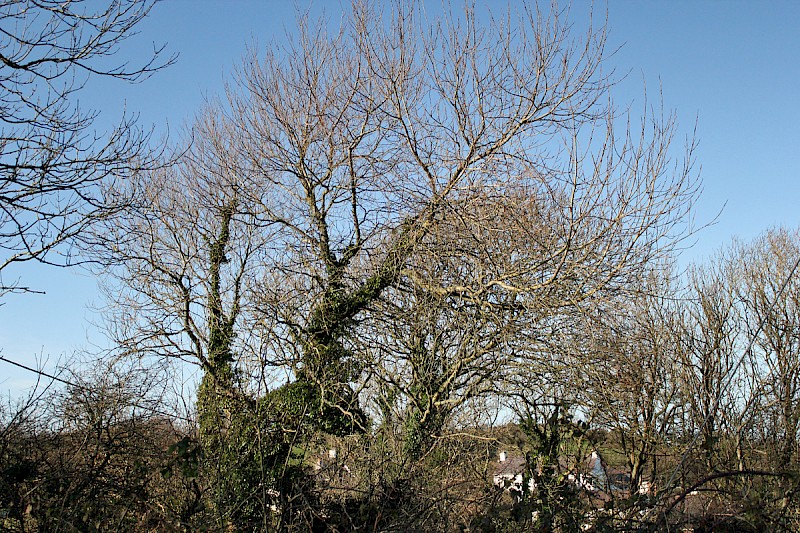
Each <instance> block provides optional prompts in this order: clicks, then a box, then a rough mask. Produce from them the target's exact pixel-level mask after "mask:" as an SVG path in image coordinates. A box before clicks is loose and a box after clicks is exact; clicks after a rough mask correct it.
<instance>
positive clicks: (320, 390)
mask: <svg viewBox="0 0 800 533" xmlns="http://www.w3.org/2000/svg"><path fill="white" fill-rule="evenodd" d="M565 18H566V14H565V13H562V12H559V11H558V10H556V9H552V10H550V11H549V12H542V11H539V10H537V9H534V8H526V9H523V10H522V11H521V12H520V13H519V17H516V18H515V17H501V18H497V19H493V21H492V22H491V23H489V24H488V25H487V26H485V27H484V26H482V25H481V24H480V23H479V21H478V17H477V15H476V13H475V12H474V10H472V9H471V8H467V9H466V10H465V11H464V13H463V14H461V15H453V16H449V17H448V18H447V20H446V21H444V22H443V23H441V24H428V23H427V22H426V21H425V20H424V16H423V14H422V11H421V10H420V9H418V8H417V7H414V6H413V5H410V4H406V3H404V2H398V3H397V4H394V5H392V6H391V7H387V8H385V9H383V10H381V7H379V6H372V5H368V4H355V6H354V8H353V9H352V12H351V13H350V15H349V17H348V18H346V19H345V20H344V21H343V22H342V25H341V27H338V28H335V29H334V30H330V27H331V26H330V25H326V23H325V22H324V21H321V22H318V23H312V22H310V21H309V20H307V19H304V18H301V19H300V21H299V25H298V26H299V30H298V36H297V37H296V38H295V39H289V40H288V43H287V44H285V45H283V46H274V47H271V48H270V49H268V50H266V51H265V52H263V53H258V52H256V51H254V52H253V53H252V54H251V55H250V56H249V57H248V58H246V60H245V62H244V63H243V64H242V66H241V67H240V69H239V73H238V76H237V78H236V79H235V81H234V82H233V83H232V84H231V86H230V87H229V89H228V93H227V98H226V100H225V101H224V102H223V103H222V104H219V105H218V106H215V107H214V108H212V109H211V110H210V111H209V112H208V113H206V114H205V115H204V116H203V117H202V118H201V120H200V122H199V123H198V126H197V127H196V129H195V130H194V131H193V134H192V140H193V142H194V145H193V147H192V148H191V149H190V150H188V151H187V153H186V155H185V156H184V157H183V158H182V160H181V161H180V163H179V164H178V165H176V166H173V167H170V168H169V169H166V170H163V171H156V172H147V171H145V172H141V173H139V174H138V175H137V176H136V178H135V179H134V180H132V181H131V184H130V187H131V188H130V189H129V190H127V191H126V190H124V189H122V190H121V189H118V188H112V189H110V190H109V191H108V194H109V195H112V196H113V195H115V194H119V195H121V197H123V198H134V199H137V198H138V199H139V200H140V201H139V202H138V203H135V202H134V203H132V204H131V205H130V208H129V209H126V210H125V211H122V212H120V216H119V217H117V218H116V219H109V222H110V224H109V228H108V229H109V232H111V233H110V235H112V238H111V239H110V242H111V243H112V244H111V246H108V247H106V248H102V247H101V252H102V253H104V254H106V255H105V257H104V259H105V260H107V261H108V262H109V263H111V262H114V261H116V262H117V263H116V264H117V268H116V269H115V271H114V272H115V275H116V276H117V278H116V280H115V282H117V283H119V285H118V286H114V288H113V290H114V296H115V299H114V304H115V305H116V306H117V309H118V312H119V313H121V315H122V316H126V317H127V320H124V321H119V322H117V324H119V325H120V327H121V328H127V329H122V330H120V331H121V332H122V333H123V335H121V336H120V338H121V339H124V340H125V343H124V344H125V345H126V346H129V347H130V353H148V354H153V355H156V356H177V357H181V358H186V359H189V360H192V361H194V362H197V363H199V364H200V365H201V366H202V368H203V369H204V371H205V373H206V377H207V378H208V381H206V383H211V384H213V385H214V387H217V388H216V389H215V391H216V392H215V394H222V395H225V394H228V393H229V392H231V390H232V389H236V388H237V386H236V385H235V384H236V383H237V382H236V380H233V379H230V380H229V379H228V377H225V376H223V374H226V373H228V372H233V371H241V370H242V369H245V368H246V365H245V364H243V363H244V362H245V361H255V360H256V359H257V360H258V362H260V364H261V368H260V369H258V368H255V369H254V370H255V372H254V373H252V372H251V373H249V374H247V375H248V376H255V377H256V378H259V376H274V375H276V374H283V376H285V377H284V379H285V380H286V381H288V382H289V383H288V384H287V385H284V386H282V387H275V386H274V385H272V390H270V391H269V393H268V394H265V392H266V391H265V389H264V388H262V389H261V390H260V391H259V392H258V393H256V394H253V395H251V396H250V397H249V398H247V401H248V403H250V404H257V403H258V402H259V401H260V400H259V399H257V398H256V396H259V395H261V394H263V398H262V399H263V400H264V402H265V403H269V402H274V404H273V405H274V406H279V407H280V408H279V409H278V410H279V411H281V412H283V413H295V412H296V413H297V414H298V417H297V418H298V419H300V420H302V421H303V422H302V424H304V425H305V428H304V429H306V430H308V431H298V429H299V428H298V427H297V426H295V427H292V430H293V431H295V433H294V435H296V436H297V437H296V438H297V439H300V440H302V439H304V438H306V436H307V435H308V434H310V433H312V432H313V431H315V430H320V431H323V432H327V433H338V434H340V435H341V434H343V433H344V434H346V433H351V432H355V431H367V430H368V429H369V425H368V423H367V420H366V416H365V413H364V407H365V406H364V402H363V399H364V398H365V397H366V396H367V394H368V393H374V391H375V389H378V388H380V387H383V388H384V389H386V388H389V389H391V388H395V389H396V390H395V391H394V392H396V393H397V394H399V395H400V396H402V401H403V402H405V405H406V406H408V408H409V410H408V412H407V414H408V418H409V419H410V420H415V421H416V424H417V425H418V426H419V429H420V431H419V432H418V435H419V436H421V437H422V438H423V440H425V439H429V438H430V437H435V436H437V435H438V434H439V433H440V432H441V430H442V428H443V427H445V425H446V420H447V417H448V415H449V411H451V410H453V409H457V408H459V406H462V405H464V402H467V401H469V400H470V399H472V398H480V397H485V396H488V395H492V394H498V393H503V394H505V393H508V392H509V391H510V390H513V389H514V388H516V390H514V392H515V393H516V394H519V395H520V396H526V395H527V396H528V397H530V396H532V395H535V394H537V393H538V392H539V391H538V387H540V386H542V387H544V386H546V384H541V385H540V384H539V383H538V382H537V381H535V380H532V379H529V378H531V376H541V375H544V374H549V375H550V376H553V375H555V373H554V372H553V367H554V365H556V364H557V361H556V359H557V356H556V355H554V352H553V347H554V346H556V345H557V342H555V341H554V340H553V338H558V339H559V340H560V339H566V338H575V337H576V332H577V329H576V327H577V325H578V324H579V322H580V320H578V319H576V318H575V317H576V315H579V314H580V313H585V312H589V311H590V310H593V309H599V308H603V307H606V308H609V307H610V306H611V305H612V304H613V302H614V301H615V300H614V299H615V298H618V297H619V295H620V294H622V293H624V292H625V291H626V290H627V289H628V287H629V286H631V284H633V285H636V286H637V287H638V285H637V284H636V282H637V281H638V280H639V278H640V277H641V275H642V272H643V268H644V266H645V265H647V264H648V263H649V262H651V261H653V260H655V259H658V258H661V257H664V256H667V255H668V254H669V252H670V251H671V250H672V248H673V247H674V246H675V244H676V243H677V242H679V241H680V239H681V238H682V237H683V236H685V235H686V233H687V231H688V228H687V226H686V224H685V215H686V214H687V212H688V210H689V209H690V207H691V204H692V202H693V199H694V197H695V195H696V193H697V183H696V181H695V179H694V178H695V176H694V174H693V172H692V168H691V163H692V150H693V145H692V143H691V142H690V143H689V145H688V146H687V147H686V151H685V152H684V153H683V154H680V155H679V156H678V157H677V158H676V157H675V154H674V153H673V152H674V150H673V149H671V143H672V141H673V135H674V132H675V123H674V119H673V117H671V116H667V117H664V116H658V115H655V114H651V113H649V111H648V112H647V113H646V118H643V119H642V121H641V123H640V124H639V125H637V126H632V125H631V124H632V122H631V120H628V121H626V120H625V117H619V116H617V114H616V112H615V110H614V106H613V104H612V102H611V100H610V88H611V83H610V81H609V79H608V76H606V75H605V74H604V73H603V72H602V65H603V62H604V43H605V33H604V29H602V28H601V29H600V30H598V31H595V29H593V28H590V29H589V30H588V31H587V33H586V35H584V36H579V37H575V38H573V36H572V34H571V33H570V26H569V25H568V24H567V23H566V22H565ZM114 228H116V229H114ZM217 363H219V364H217ZM249 368H250V369H251V370H253V367H249ZM240 375H241V374H240ZM263 382H264V383H268V380H267V378H264V380H263ZM250 392H253V390H252V389H251V390H250ZM235 393H237V394H238V391H235ZM201 395H202V394H201ZM243 396H245V397H246V396H248V395H247V394H245V395H243ZM225 420H226V417H225V416H222V417H220V419H219V424H220V425H221V426H224V424H225ZM225 429H226V428H225V427H222V432H223V433H224V430H225ZM425 446H427V445H425ZM425 446H422V447H421V448H418V449H417V450H414V451H413V454H411V455H419V453H420V450H421V449H423V448H425ZM415 447H417V446H416V445H413V446H411V447H410V448H415Z"/></svg>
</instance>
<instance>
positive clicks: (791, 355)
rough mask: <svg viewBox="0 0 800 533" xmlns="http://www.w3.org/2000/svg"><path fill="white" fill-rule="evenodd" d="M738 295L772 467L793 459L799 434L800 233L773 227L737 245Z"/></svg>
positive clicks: (795, 458) (796, 453)
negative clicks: (750, 344) (799, 270)
mask: <svg viewBox="0 0 800 533" xmlns="http://www.w3.org/2000/svg"><path fill="white" fill-rule="evenodd" d="M736 257H737V259H738V260H739V261H740V262H741V270H742V275H741V284H740V285H739V292H738V296H739V298H740V299H741V302H742V306H743V308H744V312H745V317H746V328H747V329H746V331H747V335H748V336H749V337H751V338H752V339H753V340H754V342H753V354H752V355H753V359H752V361H753V363H754V367H753V370H754V371H755V372H756V375H757V378H758V384H757V386H758V387H759V389H760V391H761V393H762V405H761V406H760V407H761V408H762V409H763V419H762V420H763V422H764V428H763V429H765V430H766V431H765V435H764V437H765V438H766V439H768V440H770V441H773V443H774V446H775V450H774V452H775V453H776V455H775V456H774V457H775V460H776V461H775V465H778V467H779V468H786V467H789V466H790V465H795V464H796V462H797V459H798V450H797V446H798V431H800V334H799V333H798V332H800V290H799V289H800V282H798V278H797V274H798V273H797V271H796V269H797V264H798V262H800V235H799V234H798V232H797V230H788V229H783V228H777V229H773V230H770V231H767V232H765V233H764V234H763V235H761V236H760V237H758V238H757V239H756V240H755V241H754V242H753V243H752V244H750V245H739V246H737V248H736Z"/></svg>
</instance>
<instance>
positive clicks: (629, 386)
mask: <svg viewBox="0 0 800 533" xmlns="http://www.w3.org/2000/svg"><path fill="white" fill-rule="evenodd" d="M645 279H646V280H647V281H646V282H645V284H644V285H643V286H642V293H641V294H640V295H639V296H638V297H637V298H630V299H628V300H627V305H625V304H623V303H622V302H620V308H619V309H618V310H617V312H616V313H614V314H613V315H612V316H610V317H608V319H607V322H606V323H605V324H600V325H599V326H598V327H597V329H598V330H599V331H598V334H597V336H598V338H597V344H596V348H595V349H596V354H595V357H596V359H595V360H594V361H592V364H591V368H589V369H587V370H586V371H585V372H586V376H587V377H589V379H588V380H587V382H586V384H587V385H588V386H587V387H586V391H585V392H586V396H585V400H584V402H585V404H586V405H587V406H589V409H590V410H591V411H590V419H591V420H592V422H593V423H594V424H596V425H597V426H598V427H601V428H604V429H607V430H609V431H610V432H611V435H612V440H613V441H614V446H616V445H618V446H619V450H620V451H621V452H622V453H623V454H624V456H625V460H626V463H627V467H628V469H629V472H630V490H631V493H636V492H637V491H638V490H639V488H640V485H641V482H642V481H643V480H644V477H643V476H644V474H645V469H647V468H648V467H649V468H650V472H649V474H650V479H649V481H651V482H653V481H655V477H656V476H657V474H658V464H657V455H658V454H659V453H660V452H662V450H663V449H665V448H667V447H668V446H670V445H672V446H674V445H676V444H677V443H676V440H675V439H674V432H675V423H676V421H677V415H678V413H679V404H680V396H679V394H680V392H681V390H680V384H679V381H678V370H679V369H678V367H677V365H676V359H677V353H676V342H675V341H676V336H675V333H674V332H675V331H676V328H675V324H674V320H673V317H674V315H675V313H674V311H675V305H674V292H671V289H670V285H669V283H668V281H666V280H665V279H663V278H661V279H659V276H658V275H657V274H656V275H653V276H650V277H648V278H645ZM671 300H672V301H671Z"/></svg>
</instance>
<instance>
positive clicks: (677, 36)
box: [0, 0, 800, 394]
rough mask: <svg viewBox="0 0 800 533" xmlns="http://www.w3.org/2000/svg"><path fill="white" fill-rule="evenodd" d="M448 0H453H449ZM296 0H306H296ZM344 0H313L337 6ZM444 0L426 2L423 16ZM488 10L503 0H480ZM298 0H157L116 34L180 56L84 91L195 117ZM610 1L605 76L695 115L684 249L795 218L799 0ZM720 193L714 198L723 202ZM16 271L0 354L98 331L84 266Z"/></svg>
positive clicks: (54, 356) (53, 355) (688, 125)
mask: <svg viewBox="0 0 800 533" xmlns="http://www.w3.org/2000/svg"><path fill="white" fill-rule="evenodd" d="M452 3H453V4H454V5H458V4H459V2H458V1H457V0H453V2H452ZM296 4H297V5H300V6H305V5H307V2H305V1H302V0H298V1H297V2H296ZM343 4H345V5H346V4H347V2H343V1H340V0H331V1H329V2H323V1H317V2H315V3H314V6H313V8H314V11H318V10H319V8H320V7H324V9H325V11H326V13H328V14H329V15H330V16H334V17H338V16H339V14H340V13H341V11H342V7H341V6H342V5H343ZM441 4H442V2H441V1H440V0H427V1H426V2H425V5H426V8H427V10H428V14H429V16H430V17H435V16H436V13H437V12H438V11H440V9H441ZM477 4H478V6H489V7H490V8H491V9H492V10H494V11H499V10H503V9H504V8H505V7H506V6H507V5H512V6H513V5H515V2H513V1H510V0H505V1H502V2H501V1H498V2H491V1H481V0H478V2H477ZM293 6H294V4H293V3H292V2H288V1H276V0H250V1H246V0H228V1H224V0H218V1H211V0H166V1H163V2H161V3H159V4H158V5H156V6H155V8H154V9H153V11H152V13H151V15H150V17H149V18H148V19H146V20H145V21H144V23H143V24H142V26H141V27H140V30H141V33H140V34H139V35H138V36H137V37H136V38H135V39H132V40H131V41H129V42H128V43H126V47H125V50H126V54H127V55H128V57H129V58H135V57H136V55H137V54H144V53H146V52H147V50H148V48H150V47H151V46H152V44H151V43H153V42H155V43H156V44H160V43H166V44H167V46H168V49H169V50H170V51H171V52H174V53H177V54H179V58H178V62H177V64H175V65H174V66H172V67H170V68H169V69H167V70H165V71H163V72H160V73H158V74H157V75H156V76H154V77H153V78H152V79H150V80H148V81H146V82H143V83H141V84H137V85H123V84H120V83H113V84H105V83H98V84H92V85H90V86H89V87H87V91H85V92H84V93H82V94H81V96H80V98H81V103H82V105H84V106H91V107H94V108H97V109H99V110H100V111H101V112H102V113H103V115H102V117H103V119H104V120H108V121H109V123H112V122H114V119H115V118H118V117H119V115H120V110H121V109H122V107H123V106H124V107H125V109H127V111H128V112H137V113H140V123H142V124H143V125H153V126H154V127H155V128H156V131H157V132H158V133H159V134H160V133H163V132H165V131H166V130H167V126H168V127H169V130H170V131H171V132H175V131H177V130H179V129H180V128H181V127H182V126H183V125H184V124H185V123H187V122H189V121H191V118H192V116H193V115H194V113H195V112H197V111H198V110H199V109H200V107H201V106H202V103H203V101H204V98H206V97H213V96H214V95H217V94H220V93H221V91H222V90H223V88H224V81H225V80H226V79H230V77H229V75H230V73H231V72H232V70H233V69H234V67H235V65H237V64H238V63H239V62H240V60H241V58H242V56H243V54H244V53H245V51H246V49H247V47H248V46H256V47H257V48H259V47H264V46H267V45H269V44H270V43H272V42H279V41H280V40H282V39H283V38H284V36H285V32H286V31H292V25H293V22H294V18H295V8H294V7H293ZM606 8H607V13H608V28H609V33H610V36H609V51H611V50H616V49H617V48H619V50H617V52H616V53H615V54H614V55H613V56H612V57H611V58H610V59H609V61H608V63H607V65H608V66H610V67H613V68H615V69H616V72H617V74H618V75H623V74H624V75H625V78H624V80H623V81H622V82H620V84H619V85H618V86H617V87H616V88H615V97H616V100H617V101H618V102H619V103H621V104H627V103H633V104H634V109H636V107H635V105H636V102H639V103H641V94H642V90H643V87H644V86H645V85H646V87H647V91H648V95H649V96H648V98H649V100H651V101H653V100H654V98H655V97H657V95H658V91H659V90H661V91H662V92H663V101H664V105H665V107H666V108H667V109H672V110H674V111H675V112H676V113H677V116H678V120H679V135H680V136H681V137H683V136H686V135H691V133H692V131H693V130H694V128H695V125H696V126H697V130H696V131H697V136H698V138H699V141H700V144H699V151H698V153H697V164H698V168H699V169H700V172H701V178H702V181H703V188H704V192H703V195H702V197H701V199H700V201H699V203H698V205H697V207H696V210H695V219H696V221H697V224H702V223H705V222H709V221H711V220H712V219H713V218H714V217H715V216H716V215H717V213H719V212H720V211H721V214H720V215H719V217H718V219H717V222H716V224H714V225H713V226H711V227H709V228H706V229H704V230H702V231H701V232H699V233H698V235H697V236H696V239H695V240H696V244H695V245H694V246H693V247H692V248H691V249H689V250H687V251H685V252H684V255H683V257H682V262H683V263H684V264H686V263H688V262H691V261H702V260H703V259H704V258H705V257H706V256H707V255H708V254H710V253H711V252H713V251H714V250H715V249H717V248H719V247H720V246H723V245H725V244H726V243H728V242H729V241H730V240H731V238H733V237H734V236H739V237H741V238H743V239H750V238H752V237H754V236H755V235H757V234H758V233H760V232H762V231H763V230H765V229H767V228H768V227H770V226H775V225H786V226H789V227H796V226H798V224H800V211H798V209H797V207H796V202H797V198H798V196H799V194H800V105H798V94H800V90H799V88H800V61H798V60H797V57H798V55H799V54H800V31H798V30H797V22H798V20H800V2H797V1H794V0H787V1H768V0H766V1H758V2H756V1H747V2H745V1H734V0H730V1H708V0H706V1H689V0H672V1H670V2H655V1H653V2H644V1H641V2H639V1H637V2H633V1H611V2H610V3H609V5H608V6H605V5H603V3H602V2H599V1H598V2H596V3H595V6H594V12H595V19H602V18H604V17H605V14H606V13H605V12H606ZM589 11H590V4H589V3H585V2H576V1H573V2H572V13H571V16H572V19H573V20H574V21H575V25H576V28H580V27H584V26H585V25H586V23H587V14H588V12H589ZM723 207H724V209H723ZM16 273H17V275H18V276H19V277H21V278H22V279H23V280H24V281H25V282H27V283H29V284H31V285H33V286H34V287H36V288H38V289H41V290H44V291H45V292H46V294H44V295H33V294H28V295H11V296H7V297H5V298H4V299H3V301H2V302H0V303H2V305H0V354H2V355H3V356H5V357H8V358H11V359H14V360H17V361H19V362H22V363H25V364H29V365H35V364H36V361H37V358H44V359H47V360H48V361H49V362H48V363H47V365H46V366H47V367H48V368H51V367H52V366H53V365H54V363H55V361H57V360H59V359H63V358H64V357H65V356H68V355H70V354H71V353H72V352H73V351H75V350H77V349H80V348H81V347H85V346H90V345H91V344H93V343H94V344H102V343H103V340H102V337H101V336H100V334H99V333H98V330H97V328H96V326H95V325H93V324H94V323H96V322H99V317H98V315H97V314H96V313H95V312H93V311H91V309H90V307H91V305H92V304H93V303H94V304H100V303H101V299H100V296H99V295H98V293H97V289H96V285H95V282H94V280H93V279H92V278H90V277H89V276H87V275H86V274H85V273H81V272H80V271H66V270H60V269H55V268H52V267H48V268H45V267H42V266H37V265H31V264H27V265H23V266H22V267H21V268H20V269H18V270H17V271H16ZM32 380H33V378H32V376H30V375H28V374H26V373H24V372H22V371H17V370H15V369H13V367H10V366H8V365H7V364H6V363H3V362H1V361H0V394H6V393H9V392H10V393H11V394H18V392H19V391H20V390H21V388H24V387H25V386H26V385H29V384H31V383H32Z"/></svg>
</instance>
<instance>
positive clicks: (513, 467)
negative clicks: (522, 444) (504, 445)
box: [494, 455, 526, 476]
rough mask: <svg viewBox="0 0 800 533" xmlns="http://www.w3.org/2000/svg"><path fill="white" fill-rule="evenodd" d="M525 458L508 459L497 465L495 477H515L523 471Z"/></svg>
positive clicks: (519, 456)
mask: <svg viewBox="0 0 800 533" xmlns="http://www.w3.org/2000/svg"><path fill="white" fill-rule="evenodd" d="M525 466H526V463H525V458H524V457H522V456H521V455H518V456H515V457H508V458H507V459H506V460H505V461H502V462H499V463H497V468H496V469H495V471H494V475H495V476H516V475H517V474H521V473H522V472H524V471H525Z"/></svg>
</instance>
